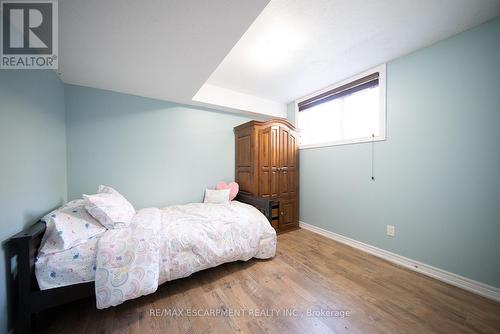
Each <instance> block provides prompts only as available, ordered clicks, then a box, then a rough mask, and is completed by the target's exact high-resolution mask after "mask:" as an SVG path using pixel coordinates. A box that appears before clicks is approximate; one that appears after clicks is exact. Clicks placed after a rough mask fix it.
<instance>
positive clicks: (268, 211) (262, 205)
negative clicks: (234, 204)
mask: <svg viewBox="0 0 500 334" xmlns="http://www.w3.org/2000/svg"><path fill="white" fill-rule="evenodd" d="M235 200H237V201H239V202H242V203H246V204H250V205H253V206H254V207H256V208H257V209H258V210H259V211H260V212H262V213H263V214H264V216H266V218H267V220H269V223H271V222H272V220H273V217H272V206H273V201H271V200H269V199H267V198H262V197H254V196H249V195H242V194H239V195H238V196H236V198H235Z"/></svg>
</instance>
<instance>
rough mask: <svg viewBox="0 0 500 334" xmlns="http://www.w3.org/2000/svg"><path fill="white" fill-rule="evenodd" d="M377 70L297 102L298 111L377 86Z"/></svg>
mask: <svg viewBox="0 0 500 334" xmlns="http://www.w3.org/2000/svg"><path fill="white" fill-rule="evenodd" d="M378 81H379V72H375V73H372V74H370V75H367V76H365V77H363V78H360V79H357V80H354V81H351V82H349V83H347V84H345V85H342V86H339V87H336V88H334V89H331V90H329V91H327V92H324V93H321V94H319V95H316V96H313V97H311V98H309V99H307V100H304V101H302V102H299V104H298V107H299V112H300V111H304V110H306V109H309V108H312V107H314V106H317V105H318V104H322V103H325V102H328V101H332V100H335V99H338V98H341V97H343V96H346V95H349V94H353V93H356V92H359V91H361V90H363V89H367V88H372V87H375V86H378Z"/></svg>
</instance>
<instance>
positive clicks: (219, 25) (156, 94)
mask: <svg viewBox="0 0 500 334" xmlns="http://www.w3.org/2000/svg"><path fill="white" fill-rule="evenodd" d="M268 2H269V0H247V1H235V0H210V1H204V0H147V1H139V0H106V1H103V0H64V1H59V18H60V21H59V31H60V52H59V53H60V61H59V72H60V76H61V78H62V80H63V81H64V82H66V83H70V84H77V85H83V86H90V87H95V88H101V89H108V90H113V91H117V92H123V93H129V94H134V95H140V96H146V97H152V98H157V99H162V100H169V101H174V102H180V103H191V99H192V98H193V96H194V95H195V94H196V92H197V91H198V90H199V88H200V87H201V86H202V85H203V83H204V82H205V81H206V80H207V78H208V77H209V76H210V74H211V73H212V72H213V71H214V70H215V69H216V68H217V66H218V65H219V63H220V62H221V61H222V60H223V59H224V57H225V56H226V55H227V53H228V52H229V51H230V50H231V48H232V47H233V46H234V45H235V44H236V42H237V41H238V39H239V38H240V37H241V36H242V35H243V33H244V32H245V31H246V30H247V28H248V27H249V26H250V24H251V23H252V22H253V21H254V20H255V18H256V17H257V16H258V15H259V14H260V12H261V11H262V9H263V8H264V7H265V6H266V4H267V3H268Z"/></svg>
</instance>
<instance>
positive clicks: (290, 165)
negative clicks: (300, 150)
mask: <svg viewBox="0 0 500 334" xmlns="http://www.w3.org/2000/svg"><path fill="white" fill-rule="evenodd" d="M297 165H298V163H297V135H296V134H295V132H293V131H291V130H290V129H288V128H286V127H281V126H280V127H279V167H278V170H279V196H280V197H285V198H288V197H293V196H296V195H297V189H298V172H297Z"/></svg>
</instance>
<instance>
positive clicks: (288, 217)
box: [279, 199, 299, 230]
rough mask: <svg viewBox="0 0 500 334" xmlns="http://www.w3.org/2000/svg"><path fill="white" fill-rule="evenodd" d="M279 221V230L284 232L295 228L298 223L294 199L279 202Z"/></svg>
mask: <svg viewBox="0 0 500 334" xmlns="http://www.w3.org/2000/svg"><path fill="white" fill-rule="evenodd" d="M279 211H280V219H279V229H280V230H286V229H288V228H292V227H296V226H297V222H298V221H299V217H298V206H297V200H296V199H290V200H280V208H279Z"/></svg>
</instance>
